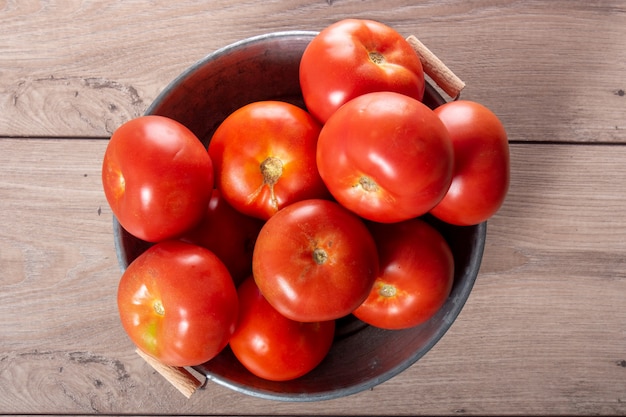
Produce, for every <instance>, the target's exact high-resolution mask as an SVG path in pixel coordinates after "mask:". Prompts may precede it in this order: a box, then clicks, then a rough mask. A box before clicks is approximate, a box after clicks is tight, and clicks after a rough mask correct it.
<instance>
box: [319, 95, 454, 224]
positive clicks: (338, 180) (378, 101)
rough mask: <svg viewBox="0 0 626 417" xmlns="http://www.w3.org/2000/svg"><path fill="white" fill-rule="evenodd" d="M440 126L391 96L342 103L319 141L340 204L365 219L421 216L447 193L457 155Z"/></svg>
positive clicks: (413, 103) (325, 173)
mask: <svg viewBox="0 0 626 417" xmlns="http://www.w3.org/2000/svg"><path fill="white" fill-rule="evenodd" d="M452 152H453V151H452V143H451V141H450V137H449V135H448V131H447V129H446V127H445V126H444V125H443V123H442V122H441V120H439V118H438V117H437V116H436V115H435V114H434V113H433V111H432V110H431V109H430V108H428V107H427V106H426V105H424V104H423V103H421V102H419V101H417V100H415V99H413V98H410V97H407V96H404V95H401V94H398V93H393V92H378V93H369V94H364V95H362V96H359V97H357V98H355V99H353V100H351V101H349V102H348V103H346V104H344V105H343V106H342V107H341V108H340V109H339V110H337V111H336V112H335V113H334V114H333V115H332V116H331V117H330V119H328V121H327V122H326V124H325V125H324V127H323V128H322V131H321V133H320V136H319V140H318V147H317V165H318V169H319V172H320V175H321V176H322V179H323V180H324V182H325V183H326V186H327V187H328V189H329V191H330V192H331V194H332V195H333V196H334V197H335V198H336V199H337V201H338V202H339V203H340V204H342V205H343V206H345V207H347V208H348V209H350V210H352V211H354V212H355V213H356V214H358V215H359V216H362V217H364V218H366V219H369V220H373V221H377V222H383V223H390V222H397V221H402V220H407V219H410V218H413V217H417V216H420V215H422V214H424V213H426V212H428V211H429V210H430V209H432V208H433V207H434V206H435V205H436V204H437V203H438V202H439V201H440V200H441V199H442V198H443V196H444V195H445V193H446V191H447V190H448V187H449V186H450V181H451V180H452V169H453V161H454V155H453V153H452Z"/></svg>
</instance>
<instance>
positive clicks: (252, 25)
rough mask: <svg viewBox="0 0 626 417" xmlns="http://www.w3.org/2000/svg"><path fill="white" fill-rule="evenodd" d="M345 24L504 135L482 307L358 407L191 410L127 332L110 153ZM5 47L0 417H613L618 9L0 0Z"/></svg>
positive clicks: (618, 249) (621, 98) (624, 248)
mask: <svg viewBox="0 0 626 417" xmlns="http://www.w3.org/2000/svg"><path fill="white" fill-rule="evenodd" d="M346 17H357V18H371V19H376V20H380V21H382V22H385V23H387V24H389V25H391V26H393V27H394V28H396V29H397V30H398V31H399V32H400V33H402V34H403V35H405V36H408V35H410V34H414V35H416V36H417V37H418V38H419V39H420V40H421V41H422V42H423V43H424V44H425V45H426V46H427V47H428V48H429V49H430V50H431V51H433V52H434V53H435V54H436V55H437V56H438V57H439V58H441V59H442V61H443V62H445V63H446V64H447V65H448V66H449V67H450V68H451V69H452V71H454V72H455V73H456V74H457V75H458V76H459V77H460V78H461V79H463V81H465V82H466V84H467V86H466V87H465V89H464V90H463V92H462V98H467V99H472V100H477V101H480V102H482V103H484V104H486V105H487V106H489V107H490V108H492V109H493V110H494V111H495V112H496V114H497V115H498V116H500V118H501V119H502V121H503V122H504V125H505V126H506V128H507V131H508V132H509V139H510V140H511V142H512V146H511V152H512V153H511V156H512V181H511V189H510V193H509V196H508V198H507V200H506V202H505V205H504V206H503V207H502V209H501V210H500V212H499V213H498V214H497V215H496V216H495V217H494V218H493V219H492V220H490V222H489V226H488V237H487V246H486V248H485V254H484V259H483V264H482V267H481V273H480V276H479V278H478V280H477V282H476V285H475V287H474V291H473V292H472V295H471V296H470V299H469V300H468V302H467V304H466V306H465V308H464V310H463V312H462V313H461V315H460V316H459V318H458V319H457V321H456V322H455V323H454V325H453V326H452V328H451V329H450V331H449V332H448V333H447V334H446V335H445V336H444V338H443V339H442V340H441V341H440V342H439V343H438V344H437V345H436V346H435V347H434V348H433V349H432V351H430V352H429V353H428V354H427V355H426V356H425V357H423V358H422V359H420V361H419V362H418V363H417V364H415V365H414V366H412V367H411V368H409V369H408V370H407V371H405V372H404V373H402V374H401V375H399V376H397V377H395V378H393V379H391V380H390V381H388V382H386V383H384V384H382V385H379V386H377V387H375V388H374V389H373V390H371V391H366V392H362V393H360V394H357V395H354V396H351V397H348V398H343V399H339V400H333V401H325V402H319V403H304V404H300V403H299V404H293V403H277V402H271V401H265V400H260V399H255V398H252V397H247V396H243V395H240V394H237V393H235V392H233V391H231V390H229V389H227V388H224V387H221V386H218V385H216V384H213V383H210V384H208V386H207V387H206V388H205V389H202V390H199V391H198V392H196V393H194V395H193V396H192V397H191V398H190V399H187V398H185V397H184V396H183V395H181V394H180V393H179V392H178V391H177V390H176V388H174V387H173V386H172V385H171V384H169V382H167V381H166V380H165V379H164V378H163V377H162V376H161V375H159V374H157V372H156V371H155V370H154V369H152V368H151V367H150V366H149V365H147V364H146V363H145V362H144V360H143V359H141V358H140V357H139V356H138V355H137V354H136V353H135V348H134V346H132V344H131V343H130V341H129V340H128V338H127V336H126V335H125V334H124V332H123V330H122V329H121V326H120V325H119V319H118V316H117V310H116V309H117V307H116V300H115V293H116V288H117V282H118V279H119V274H120V271H119V268H118V265H117V260H116V258H115V251H114V248H113V236H112V231H111V230H112V229H111V219H112V214H111V211H110V209H109V208H108V206H107V203H106V200H105V198H104V195H103V192H102V189H101V184H100V166H101V160H102V155H103V153H104V150H105V147H106V144H107V141H106V140H103V139H106V138H108V137H109V136H110V134H111V133H112V132H113V131H114V130H115V129H116V128H117V127H118V126H119V125H120V124H121V123H123V122H124V121H126V120H128V119H130V118H132V117H136V116H138V115H140V114H142V113H143V112H144V111H145V109H146V108H147V107H148V105H149V104H150V103H151V102H152V101H153V100H154V98H155V97H156V96H157V95H158V94H159V93H160V92H161V91H162V90H163V89H164V88H165V87H166V86H167V84H168V83H169V82H171V81H172V80H173V79H174V78H175V77H176V76H177V75H178V74H180V73H181V72H182V71H184V70H185V69H186V68H187V67H189V66H190V65H192V64H193V63H194V62H196V61H197V60H199V59H201V58H202V57H204V56H205V55H206V54H208V53H210V52H212V51H214V50H216V49H218V48H220V47H222V46H225V45H227V44H229V43H232V42H234V41H237V40H240V39H242V38H246V37H249V36H253V35H259V34H263V33H267V32H273V31H280V30H290V29H309V30H320V29H322V28H323V27H325V26H326V25H328V24H330V23H332V22H334V21H336V20H339V19H342V18H346ZM0 28H2V29H1V34H0V218H2V219H3V220H2V223H1V225H0V414H59V415H70V414H72V415H75V414H79V415H87V414H109V415H120V414H132V415H135V414H136V415H140V414H143V415H145V414H156V415H159V414H214V415H233V414H236V415H241V414H255V415H258V414H271V415H276V414H285V415H293V414H326V415H346V414H351V415H353V414H367V415H383V414H385V415H389V414H393V415H401V414H404V415H407V414H428V415H432V414H445V415H450V414H457V415H458V414H460V415H463V414H470V415H484V414H491V415H503V414H526V415H528V414H534V415H547V414H560V415H574V414H579V415H589V414H603V415H615V414H620V415H625V414H626V331H625V330H624V328H625V327H624V323H626V303H624V294H625V293H626V239H625V238H624V236H626V215H625V214H624V207H626V188H625V187H624V186H623V184H624V183H625V182H626V166H625V165H624V162H623V161H624V160H626V117H625V116H626V101H625V100H626V93H624V91H626V79H625V78H624V74H625V73H626V72H625V71H626V4H625V3H624V2H622V1H617V0H606V1H598V2H589V1H583V0H572V1H566V0H557V1H533V2H523V1H517V0H484V1H483V0H481V1H473V2H467V1H462V0H443V1H408V0H372V1H367V2H363V1H360V0H315V1H311V0H290V1H281V0H266V1H258V0H240V1H237V2H233V1H232V0H214V1H211V2H210V3H209V2H198V1H192V0H183V1H177V2H172V1H165V0H137V1H132V2H129V1H125V2H121V1H113V0H101V1H87V0H70V1H63V2H58V1H36V0H5V1H2V0H0Z"/></svg>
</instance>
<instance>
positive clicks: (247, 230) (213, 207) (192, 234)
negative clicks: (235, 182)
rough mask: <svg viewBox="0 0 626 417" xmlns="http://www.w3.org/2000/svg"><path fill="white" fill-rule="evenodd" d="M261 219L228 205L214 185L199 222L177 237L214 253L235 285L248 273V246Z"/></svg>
mask: <svg viewBox="0 0 626 417" xmlns="http://www.w3.org/2000/svg"><path fill="white" fill-rule="evenodd" d="M262 226H263V221H262V220H259V219H256V218H253V217H249V216H246V215H244V214H242V213H240V212H238V211H237V210H235V209H234V208H232V207H231V206H230V205H229V204H228V203H227V202H226V200H224V198H223V197H222V196H221V194H220V192H219V190H217V189H214V190H213V195H212V196H211V200H210V201H209V204H208V206H207V212H206V215H205V217H204V219H203V220H202V222H201V223H200V224H199V225H198V226H196V227H195V228H193V229H192V230H191V231H189V232H188V233H186V234H185V235H183V236H182V237H181V238H180V239H181V240H183V241H185V242H190V243H194V244H196V245H200V246H203V247H205V248H207V249H209V250H210V251H211V252H213V253H215V254H216V255H217V257H218V258H220V260H221V261H222V262H224V264H225V265H226V267H227V268H228V271H229V272H230V275H231V276H232V277H233V280H234V281H235V285H238V284H239V283H241V281H243V280H244V279H245V278H247V277H248V276H249V275H250V274H251V273H252V250H253V249H254V242H256V237H257V235H258V234H259V231H260V230H261V227H262Z"/></svg>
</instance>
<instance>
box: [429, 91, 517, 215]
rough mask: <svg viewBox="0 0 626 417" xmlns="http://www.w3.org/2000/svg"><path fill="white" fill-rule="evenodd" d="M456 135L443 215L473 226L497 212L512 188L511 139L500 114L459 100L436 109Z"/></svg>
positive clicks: (440, 209) (440, 211)
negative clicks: (451, 171) (450, 176)
mask: <svg viewBox="0 0 626 417" xmlns="http://www.w3.org/2000/svg"><path fill="white" fill-rule="evenodd" d="M435 114H436V115H437V116H438V117H439V118H440V119H441V121H442V122H443V124H444V125H446V128H447V129H448V132H450V137H451V138H452V145H453V146H454V158H455V162H454V174H453V179H452V184H451V185H450V189H449V190H448V192H447V194H446V195H445V197H444V198H443V200H442V201H441V202H440V203H439V204H438V205H437V206H436V207H435V208H434V209H433V210H432V211H431V213H432V214H433V215H434V216H436V217H438V218H439V219H441V220H443V221H445V222H447V223H451V224H455V225H460V226H470V225H474V224H478V223H482V222H483V221H486V220H487V219H488V218H490V217H491V216H493V215H494V214H495V213H496V212H497V211H498V209H499V208H500V206H502V203H503V202H504V198H505V197H506V194H507V192H508V189H509V177H510V161H509V142H508V139H507V134H506V131H505V129H504V126H503V125H502V123H501V122H500V120H499V119H498V117H497V116H496V115H495V114H494V113H493V112H492V111H491V110H489V109H488V108H486V107H485V106H483V105H482V104H479V103H476V102H472V101H467V100H459V101H452V102H449V103H446V104H444V105H443V106H440V107H438V108H437V109H435Z"/></svg>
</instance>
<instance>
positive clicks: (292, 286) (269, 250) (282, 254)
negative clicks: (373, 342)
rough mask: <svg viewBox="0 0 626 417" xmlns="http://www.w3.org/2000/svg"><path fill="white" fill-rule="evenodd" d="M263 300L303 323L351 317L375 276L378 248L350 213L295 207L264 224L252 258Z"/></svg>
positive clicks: (323, 206) (319, 203)
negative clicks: (349, 315)
mask: <svg viewBox="0 0 626 417" xmlns="http://www.w3.org/2000/svg"><path fill="white" fill-rule="evenodd" d="M252 271H253V275H254V279H255V281H256V283H257V285H258V287H259V289H260V290H261V293H262V294H263V295H264V296H265V298H266V299H267V301H268V302H269V303H270V304H271V305H272V306H273V307H274V308H275V309H276V310H278V311H279V312H280V313H281V314H283V315H284V316H286V317H288V318H290V319H292V320H295V321H301V322H314V321H326V320H334V319H337V318H340V317H344V316H346V315H348V314H350V313H351V312H352V311H353V310H354V309H355V308H356V307H358V306H359V305H360V304H361V303H362V302H363V300H365V298H366V297H367V295H368V294H369V292H370V289H371V287H372V284H373V283H374V280H375V279H376V276H377V274H378V254H377V251H376V244H375V242H374V239H373V238H372V236H371V234H370V232H369V231H368V229H367V227H366V226H365V224H364V223H363V222H362V221H361V219H360V218H358V217H357V216H356V215H355V214H354V213H351V212H350V211H348V210H347V209H345V208H344V207H342V206H340V205H339V204H337V203H335V202H332V201H328V200H319V199H317V200H304V201H299V202H297V203H293V204H291V205H289V206H287V207H285V208H284V209H282V210H280V211H279V212H278V213H276V214H275V215H274V216H272V217H271V218H270V219H269V220H268V221H267V222H266V223H265V225H264V226H263V228H262V229H261V232H260V233H259V236H258V238H257V241H256V246H255V248H254V252H253V254H252Z"/></svg>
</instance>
